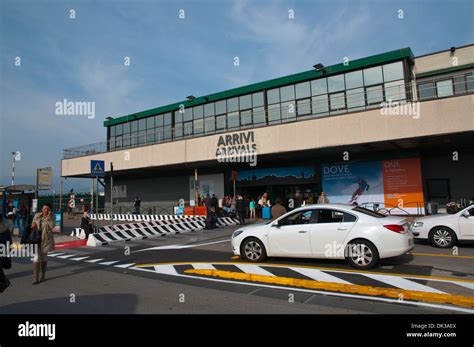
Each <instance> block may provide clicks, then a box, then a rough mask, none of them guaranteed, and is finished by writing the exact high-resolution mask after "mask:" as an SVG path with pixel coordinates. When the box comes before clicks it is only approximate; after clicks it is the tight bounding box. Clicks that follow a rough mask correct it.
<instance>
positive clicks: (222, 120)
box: [216, 115, 226, 130]
mask: <svg viewBox="0 0 474 347" xmlns="http://www.w3.org/2000/svg"><path fill="white" fill-rule="evenodd" d="M225 128H226V116H225V115H222V116H217V117H216V129H217V130H223V129H225Z"/></svg>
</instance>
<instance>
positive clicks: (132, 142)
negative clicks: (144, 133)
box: [130, 132, 138, 146]
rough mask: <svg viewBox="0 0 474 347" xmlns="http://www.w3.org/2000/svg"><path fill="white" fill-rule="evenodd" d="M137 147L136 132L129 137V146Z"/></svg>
mask: <svg viewBox="0 0 474 347" xmlns="http://www.w3.org/2000/svg"><path fill="white" fill-rule="evenodd" d="M137 145H138V132H135V133H132V134H131V136H130V146H137Z"/></svg>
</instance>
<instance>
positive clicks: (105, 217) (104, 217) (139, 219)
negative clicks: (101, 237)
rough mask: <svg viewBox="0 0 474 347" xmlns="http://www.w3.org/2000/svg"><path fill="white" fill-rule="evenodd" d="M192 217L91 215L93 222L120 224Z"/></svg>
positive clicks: (169, 215)
mask: <svg viewBox="0 0 474 347" xmlns="http://www.w3.org/2000/svg"><path fill="white" fill-rule="evenodd" d="M188 217H191V216H183V215H180V216H176V215H171V214H113V215H111V214H110V213H91V214H90V218H91V219H92V220H106V221H109V220H113V221H120V222H142V221H157V220H174V219H182V218H188Z"/></svg>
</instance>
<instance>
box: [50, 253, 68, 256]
mask: <svg viewBox="0 0 474 347" xmlns="http://www.w3.org/2000/svg"><path fill="white" fill-rule="evenodd" d="M61 254H65V253H48V257H57V256H58V255H61Z"/></svg>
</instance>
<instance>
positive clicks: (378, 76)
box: [364, 66, 382, 86]
mask: <svg viewBox="0 0 474 347" xmlns="http://www.w3.org/2000/svg"><path fill="white" fill-rule="evenodd" d="M364 83H365V85H366V86H369V85H371V84H377V83H382V67H381V66H376V67H371V68H370V69H365V70H364Z"/></svg>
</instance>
